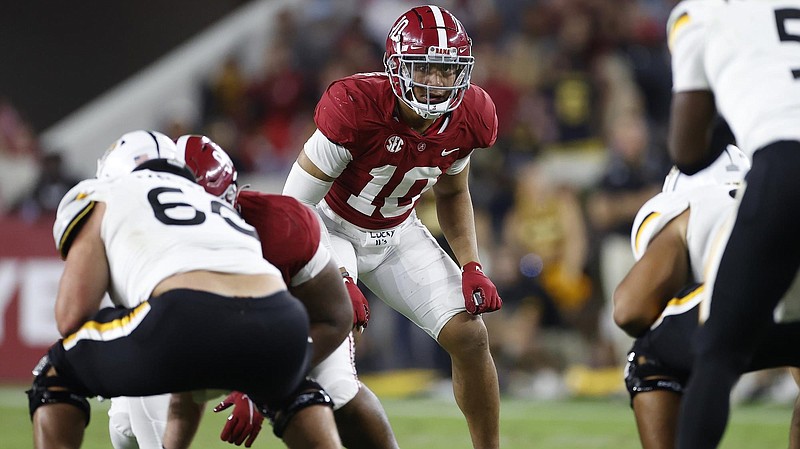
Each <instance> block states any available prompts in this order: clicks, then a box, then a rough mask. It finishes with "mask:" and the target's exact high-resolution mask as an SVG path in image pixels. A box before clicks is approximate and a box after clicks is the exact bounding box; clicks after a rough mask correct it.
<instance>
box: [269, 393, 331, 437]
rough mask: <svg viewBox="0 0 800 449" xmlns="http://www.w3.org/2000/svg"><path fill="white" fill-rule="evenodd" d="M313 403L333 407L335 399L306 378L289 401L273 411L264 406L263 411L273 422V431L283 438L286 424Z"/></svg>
mask: <svg viewBox="0 0 800 449" xmlns="http://www.w3.org/2000/svg"><path fill="white" fill-rule="evenodd" d="M312 405H324V406H327V407H330V408H333V401H332V400H331V397H330V396H328V393H326V392H325V390H323V389H322V387H321V386H320V385H319V384H318V383H317V382H315V381H314V380H312V379H309V378H306V380H304V381H303V382H302V383H301V384H300V386H299V387H297V390H295V392H294V393H292V394H291V395H290V396H289V399H288V401H287V402H286V403H285V405H283V406H282V407H280V408H279V409H278V410H276V411H273V410H271V409H269V408H266V407H264V408H262V409H261V413H262V414H263V415H264V416H266V417H267V418H268V419H269V421H270V423H272V433H274V434H275V436H276V437H278V438H283V432H284V431H286V426H288V425H289V421H291V420H292V418H293V417H294V415H296V414H297V412H299V411H300V410H303V409H304V408H306V407H311V406H312Z"/></svg>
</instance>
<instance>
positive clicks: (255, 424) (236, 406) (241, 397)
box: [214, 391, 264, 447]
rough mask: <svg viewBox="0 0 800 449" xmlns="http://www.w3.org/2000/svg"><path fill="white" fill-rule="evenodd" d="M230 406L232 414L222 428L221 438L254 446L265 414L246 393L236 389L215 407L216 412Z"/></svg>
mask: <svg viewBox="0 0 800 449" xmlns="http://www.w3.org/2000/svg"><path fill="white" fill-rule="evenodd" d="M230 406H233V410H232V411H231V416H228V422H226V423H225V427H223V428H222V433H221V434H220V435H219V438H220V439H221V440H222V441H227V442H228V443H232V444H235V445H237V446H241V445H242V443H244V447H250V446H252V445H253V441H255V440H256V437H257V436H258V433H259V432H261V424H262V423H263V422H264V416H263V415H261V413H259V412H258V409H257V408H256V406H255V404H253V401H251V400H250V398H249V397H247V395H246V394H244V393H239V392H238V391H234V392H233V393H231V394H229V395H228V397H227V398H225V399H223V400H222V402H220V403H219V404H218V405H217V406H216V407H214V412H221V411H223V410H225V409H227V408H228V407H230Z"/></svg>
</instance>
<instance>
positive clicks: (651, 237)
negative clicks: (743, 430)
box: [614, 146, 800, 449]
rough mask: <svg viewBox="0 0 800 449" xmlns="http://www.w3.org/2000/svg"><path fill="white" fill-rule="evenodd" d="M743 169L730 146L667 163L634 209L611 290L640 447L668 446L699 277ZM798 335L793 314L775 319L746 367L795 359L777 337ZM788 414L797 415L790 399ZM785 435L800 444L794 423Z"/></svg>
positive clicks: (686, 369) (700, 298) (685, 370)
mask: <svg viewBox="0 0 800 449" xmlns="http://www.w3.org/2000/svg"><path fill="white" fill-rule="evenodd" d="M749 169H750V162H749V160H748V159H747V156H745V155H744V153H742V152H741V151H740V150H739V149H738V148H736V147H733V146H729V147H728V148H726V149H725V150H724V151H723V153H722V154H721V155H720V156H719V157H718V158H717V160H716V161H715V162H714V163H713V164H712V165H711V166H709V167H708V168H707V169H705V170H702V171H700V172H698V173H696V174H694V175H693V176H686V175H684V174H682V173H681V172H680V171H678V169H677V168H673V170H672V171H671V172H670V174H669V175H668V176H667V178H666V180H665V182H664V188H663V192H662V193H660V194H658V195H656V196H655V197H653V198H651V199H650V200H649V201H648V202H647V203H646V204H645V205H644V206H642V208H641V209H640V210H639V213H638V214H637V216H636V220H635V222H634V226H633V228H632V230H631V247H632V249H633V253H634V256H635V257H636V260H637V261H636V263H635V264H634V265H633V267H632V268H631V270H630V271H629V272H628V275H627V276H626V277H625V278H624V279H623V280H622V282H620V284H619V286H618V287H617V289H616V291H615V294H614V319H615V321H616V323H617V325H619V326H620V327H621V328H622V329H624V330H625V331H626V332H627V333H628V334H629V335H631V336H632V337H636V340H635V342H634V344H633V347H632V348H631V351H630V352H629V353H628V360H627V365H626V367H625V384H626V387H627V388H628V393H629V394H630V396H631V407H632V408H633V412H634V415H635V417H636V424H637V428H638V431H639V438H640V440H641V443H642V447H643V448H644V449H673V448H674V447H675V438H676V434H677V421H678V411H679V407H680V403H681V396H682V394H683V391H684V388H685V386H686V381H687V379H688V378H689V376H690V374H691V372H692V342H691V336H692V335H693V334H694V332H695V331H696V329H697V326H698V323H699V322H700V320H699V318H700V315H699V314H700V308H701V303H703V302H704V301H708V297H709V294H708V289H707V288H706V286H705V285H704V284H703V282H704V281H705V280H706V272H707V269H708V267H709V266H710V265H713V263H714V262H715V260H716V259H717V258H718V256H719V252H720V250H721V248H722V245H721V244H720V242H719V237H720V236H722V235H725V233H726V232H727V231H728V228H729V227H730V225H731V217H732V214H733V213H734V209H735V206H736V200H735V199H734V197H733V194H732V193H733V192H735V190H736V189H738V188H739V187H740V186H741V183H742V179H743V178H744V175H745V173H747V171H748V170H749ZM687 285H688V287H686V286H687ZM679 290H680V293H678V294H677V295H676V294H675V292H678V291H679ZM787 300H788V301H793V302H796V301H798V300H800V298H799V297H796V295H795V296H792V297H787ZM787 319H788V320H792V319H796V317H784V320H787ZM798 336H800V323H799V322H788V323H780V324H776V325H775V326H774V327H772V328H771V329H770V330H769V332H767V333H766V335H765V338H764V340H763V341H762V342H761V344H760V345H759V347H758V349H757V350H756V352H755V356H754V358H753V359H752V361H751V362H750V364H749V365H748V366H747V371H754V370H758V369H765V368H772V367H779V366H787V365H793V366H797V365H798V364H799V363H800V357H798V352H797V351H796V349H795V348H794V347H793V346H786V345H785V344H784V342H785V341H787V340H790V339H792V338H797V337H798ZM794 416H795V419H793V423H796V422H797V418H800V411H799V410H798V409H797V407H795V413H794ZM790 441H792V444H791V445H790V447H791V448H793V449H797V448H798V447H800V427H798V426H797V425H796V424H794V425H793V426H792V428H791V438H790Z"/></svg>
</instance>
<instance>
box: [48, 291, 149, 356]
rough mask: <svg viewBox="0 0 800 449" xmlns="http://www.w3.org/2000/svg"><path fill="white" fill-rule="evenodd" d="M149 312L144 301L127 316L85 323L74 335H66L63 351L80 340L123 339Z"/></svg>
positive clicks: (147, 303) (147, 305) (147, 304)
mask: <svg viewBox="0 0 800 449" xmlns="http://www.w3.org/2000/svg"><path fill="white" fill-rule="evenodd" d="M149 312H150V303H149V302H147V301H145V302H143V303H141V304H139V305H138V306H136V308H135V309H133V310H132V311H131V312H130V313H128V314H127V315H125V316H123V317H121V318H117V319H115V320H112V321H109V322H107V323H100V322H97V321H87V322H86V323H84V324H83V326H81V328H80V329H78V330H77V331H76V332H75V333H73V334H70V335H68V336H67V337H65V338H64V341H63V342H62V343H61V344H62V345H63V346H64V349H65V350H67V351H69V350H70V349H72V348H73V347H75V345H76V344H78V342H79V341H81V340H92V341H110V340H115V339H117V338H121V337H125V336H127V335H129V334H130V333H131V332H133V330H134V329H136V327H137V326H139V323H141V322H142V320H144V317H145V316H147V314H148V313H149Z"/></svg>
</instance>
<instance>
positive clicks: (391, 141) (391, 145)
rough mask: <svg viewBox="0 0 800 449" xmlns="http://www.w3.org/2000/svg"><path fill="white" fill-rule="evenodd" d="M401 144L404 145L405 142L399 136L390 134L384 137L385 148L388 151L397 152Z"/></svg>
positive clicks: (401, 147)
mask: <svg viewBox="0 0 800 449" xmlns="http://www.w3.org/2000/svg"><path fill="white" fill-rule="evenodd" d="M403 145H405V142H404V141H403V138H402V137H400V136H397V135H392V136H389V138H387V139H386V150H387V151H389V152H390V153H397V152H398V151H400V150H402V149H403Z"/></svg>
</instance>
